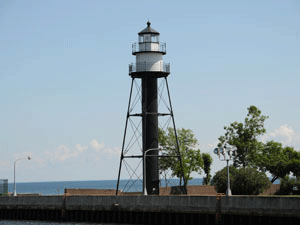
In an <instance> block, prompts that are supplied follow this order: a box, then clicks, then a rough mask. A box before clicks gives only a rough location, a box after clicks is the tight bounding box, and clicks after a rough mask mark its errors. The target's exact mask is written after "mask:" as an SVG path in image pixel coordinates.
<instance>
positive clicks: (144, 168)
mask: <svg viewBox="0 0 300 225" xmlns="http://www.w3.org/2000/svg"><path fill="white" fill-rule="evenodd" d="M155 150H156V151H163V150H166V149H162V148H150V149H147V150H146V151H145V152H144V156H143V170H144V180H143V185H144V189H143V195H148V193H147V188H146V156H147V153H148V152H150V151H155ZM148 156H157V157H158V156H159V155H148Z"/></svg>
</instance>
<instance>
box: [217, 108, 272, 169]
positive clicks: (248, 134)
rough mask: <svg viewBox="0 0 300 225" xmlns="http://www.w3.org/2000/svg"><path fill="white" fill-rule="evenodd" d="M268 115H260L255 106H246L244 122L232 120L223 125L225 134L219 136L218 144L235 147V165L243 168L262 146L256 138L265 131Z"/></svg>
mask: <svg viewBox="0 0 300 225" xmlns="http://www.w3.org/2000/svg"><path fill="white" fill-rule="evenodd" d="M267 118H268V116H263V115H261V111H260V110H259V109H258V108H257V107H256V106H253V105H252V106H250V107H249V108H248V114H247V117H246V118H245V120H244V123H238V122H233V123H231V124H230V126H228V127H226V126H225V127H224V129H225V135H224V136H220V137H219V144H218V146H219V147H221V146H222V145H224V144H225V146H226V143H228V144H229V145H232V146H235V147H236V148H237V152H236V153H237V154H236V156H235V157H234V165H235V166H236V167H243V168H245V167H246V166H248V164H249V162H251V158H250V156H252V155H255V152H256V151H257V150H258V149H260V148H261V147H262V143H261V142H259V141H258V140H257V137H258V136H259V135H262V134H264V133H265V132H266V129H265V128H264V121H265V120H266V119H267Z"/></svg>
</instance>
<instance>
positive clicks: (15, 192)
mask: <svg viewBox="0 0 300 225" xmlns="http://www.w3.org/2000/svg"><path fill="white" fill-rule="evenodd" d="M22 159H28V160H30V159H31V158H30V156H27V157H26V158H20V159H16V160H15V163H14V196H17V189H16V164H17V161H19V160H22Z"/></svg>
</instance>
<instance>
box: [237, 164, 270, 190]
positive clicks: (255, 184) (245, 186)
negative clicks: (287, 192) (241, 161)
mask: <svg viewBox="0 0 300 225" xmlns="http://www.w3.org/2000/svg"><path fill="white" fill-rule="evenodd" d="M271 185H272V183H271V182H270V180H269V178H268V177H267V175H266V174H265V173H262V172H259V171H257V170H256V169H255V168H241V169H239V170H238V172H237V174H236V176H235V178H234V182H233V185H232V193H233V194H235V195H259V194H260V193H262V192H263V191H265V190H266V189H268V188H270V187H271Z"/></svg>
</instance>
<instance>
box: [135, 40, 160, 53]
mask: <svg viewBox="0 0 300 225" xmlns="http://www.w3.org/2000/svg"><path fill="white" fill-rule="evenodd" d="M137 52H162V53H166V43H157V42H143V43H133V44H132V53H137Z"/></svg>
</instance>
